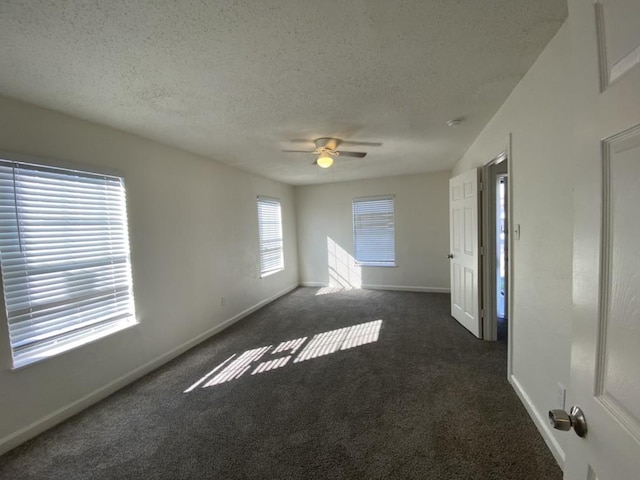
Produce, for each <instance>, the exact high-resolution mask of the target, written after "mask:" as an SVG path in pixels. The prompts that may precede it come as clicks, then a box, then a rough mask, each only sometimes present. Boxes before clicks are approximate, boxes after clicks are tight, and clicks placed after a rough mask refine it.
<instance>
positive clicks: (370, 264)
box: [355, 262, 398, 268]
mask: <svg viewBox="0 0 640 480" xmlns="http://www.w3.org/2000/svg"><path fill="white" fill-rule="evenodd" d="M355 266H356V267H385V268H397V267H398V265H397V264H396V263H376V262H356V264H355Z"/></svg>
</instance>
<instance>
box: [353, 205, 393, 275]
mask: <svg viewBox="0 0 640 480" xmlns="http://www.w3.org/2000/svg"><path fill="white" fill-rule="evenodd" d="M353 243H354V253H355V259H356V262H357V263H358V264H360V265H365V266H373V267H394V266H395V265H396V253H395V250H396V249H395V228H394V197H393V196H392V195H385V196H379V197H368V198H354V200H353Z"/></svg>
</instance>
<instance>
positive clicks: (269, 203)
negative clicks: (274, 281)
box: [258, 197, 284, 277]
mask: <svg viewBox="0 0 640 480" xmlns="http://www.w3.org/2000/svg"><path fill="white" fill-rule="evenodd" d="M258 233H259V239H260V276H261V277H266V276H267V275H271V274H272V273H275V272H279V271H280V270H283V269H284V254H283V251H282V213H281V211H280V201H279V200H276V199H274V198H267V197H258Z"/></svg>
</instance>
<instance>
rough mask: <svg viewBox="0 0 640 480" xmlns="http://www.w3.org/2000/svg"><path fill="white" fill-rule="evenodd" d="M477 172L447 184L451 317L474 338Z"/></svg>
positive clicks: (476, 325) (478, 333) (477, 333)
mask: <svg viewBox="0 0 640 480" xmlns="http://www.w3.org/2000/svg"><path fill="white" fill-rule="evenodd" d="M478 175H479V171H478V169H474V170H470V171H468V172H466V173H463V174H462V175H459V176H457V177H455V178H452V179H450V180H449V192H450V200H449V208H450V216H449V222H450V253H451V255H452V258H451V315H452V316H453V317H454V318H455V319H456V320H458V322H460V323H461V324H462V325H463V326H464V327H465V328H466V329H468V330H469V331H470V332H471V333H473V334H474V335H475V336H476V337H480V336H481V324H480V318H479V315H478V312H479V306H478V305H479V303H478V302H479V296H478V269H479V268H478V261H479V256H478V202H479V192H478V184H479V182H478Z"/></svg>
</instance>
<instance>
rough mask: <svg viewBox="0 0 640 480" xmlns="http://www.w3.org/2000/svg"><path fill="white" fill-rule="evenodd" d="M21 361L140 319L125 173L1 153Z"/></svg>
mask: <svg viewBox="0 0 640 480" xmlns="http://www.w3.org/2000/svg"><path fill="white" fill-rule="evenodd" d="M0 214H1V215H0V228H1V231H2V235H0V255H1V259H0V264H1V266H2V285H3V291H4V303H5V312H6V319H7V323H8V331H9V341H10V344H11V352H12V355H13V366H14V367H20V366H23V365H27V364H29V363H33V362H35V361H38V360H41V359H43V358H46V357H51V356H53V355H57V354H58V353H62V352H64V351H67V350H70V349H72V348H75V347H77V346H80V345H83V344H85V343H87V342H89V341H92V340H95V339H97V338H101V337H104V336H106V335H109V334H111V333H113V332H115V331H118V330H122V329H123V328H125V327H127V326H129V325H132V324H135V323H136V320H135V312H134V304H133V292H132V282H131V267H130V261H129V235H128V231H127V212H126V201H125V191H124V182H123V179H122V178H119V177H115V176H109V175H97V174H92V173H86V172H81V171H75V170H66V169H60V168H53V167H46V166H41V165H33V164H27V163H20V162H12V161H7V160H0Z"/></svg>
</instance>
